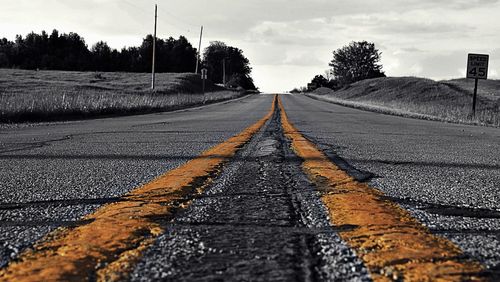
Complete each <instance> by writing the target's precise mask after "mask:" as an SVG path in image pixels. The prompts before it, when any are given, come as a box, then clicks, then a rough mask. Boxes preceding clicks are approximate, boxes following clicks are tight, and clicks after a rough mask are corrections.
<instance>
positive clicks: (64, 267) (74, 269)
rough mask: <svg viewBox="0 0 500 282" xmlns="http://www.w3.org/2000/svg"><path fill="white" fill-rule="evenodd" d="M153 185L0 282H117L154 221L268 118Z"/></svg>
mask: <svg viewBox="0 0 500 282" xmlns="http://www.w3.org/2000/svg"><path fill="white" fill-rule="evenodd" d="M276 100H277V97H275V99H274V101H273V105H272V108H271V111H270V112H269V113H268V114H267V115H266V116H265V117H264V118H262V119H261V120H259V121H258V122H257V123H255V124H254V125H252V126H250V127H248V128H247V129H245V130H244V131H243V132H241V133H240V134H238V135H236V136H234V137H232V138H230V139H229V140H227V141H226V142H223V143H221V144H219V145H217V146H215V147H213V148H211V149H209V150H207V151H205V152H204V153H202V154H201V155H200V156H199V157H197V158H195V159H193V160H191V161H189V162H187V163H186V164H184V165H182V166H180V167H179V168H177V169H174V170H171V171H169V172H167V173H166V174H164V175H162V176H160V177H159V178H157V179H156V180H153V181H152V182H150V183H148V184H145V185H144V186H142V187H139V188H137V189H135V190H133V191H131V192H130V193H128V194H126V195H125V196H123V197H122V198H121V200H120V201H118V202H116V203H112V204H107V205H105V206H103V207H101V208H99V209H98V210H97V211H96V212H94V213H93V214H91V215H88V216H86V217H85V218H84V220H85V222H87V221H88V222H89V223H88V224H84V225H81V226H78V227H75V228H59V229H57V230H56V231H54V232H52V233H50V234H48V235H47V236H46V237H45V238H44V239H43V240H41V241H40V242H38V243H36V244H35V245H34V247H33V248H31V249H28V250H26V251H24V252H23V253H22V254H21V255H20V256H19V258H18V259H16V260H15V261H13V262H11V263H10V264H9V265H8V266H7V267H6V268H5V269H2V270H0V281H61V280H77V281H82V280H94V279H97V280H99V281H118V280H123V279H126V277H127V274H128V273H130V271H131V270H132V269H133V266H134V265H135V263H136V262H137V261H138V259H139V258H140V257H141V255H142V253H143V251H144V250H145V249H146V248H147V247H148V246H149V245H151V244H152V243H153V242H154V238H155V237H157V236H158V235H159V234H161V233H163V231H164V230H163V229H162V226H160V224H159V223H158V222H157V220H156V219H158V218H161V219H163V220H165V219H169V218H171V217H172V215H173V214H174V213H175V212H176V211H177V210H178V209H182V208H185V207H187V206H188V205H189V203H190V199H191V198H192V197H193V196H194V195H195V194H196V193H201V192H202V191H203V189H204V188H205V187H206V186H207V185H209V184H210V183H211V181H212V177H213V176H215V175H216V174H217V173H218V172H219V170H220V168H221V166H222V165H223V163H224V162H226V161H228V160H229V159H230V158H231V157H232V156H234V154H235V153H236V151H237V150H238V149H239V148H241V147H242V146H243V145H244V144H245V143H247V142H248V141H249V140H250V138H251V137H252V136H253V135H254V134H255V133H256V132H258V131H259V129H260V128H261V127H262V126H263V125H264V124H265V122H266V121H267V120H268V119H269V118H270V117H271V116H272V114H273V112H274V108H275V104H276Z"/></svg>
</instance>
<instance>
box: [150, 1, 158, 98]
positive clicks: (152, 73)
mask: <svg viewBox="0 0 500 282" xmlns="http://www.w3.org/2000/svg"><path fill="white" fill-rule="evenodd" d="M157 20H158V5H156V4H155V32H154V35H153V66H152V70H151V89H153V90H154V89H155V61H156V23H157Z"/></svg>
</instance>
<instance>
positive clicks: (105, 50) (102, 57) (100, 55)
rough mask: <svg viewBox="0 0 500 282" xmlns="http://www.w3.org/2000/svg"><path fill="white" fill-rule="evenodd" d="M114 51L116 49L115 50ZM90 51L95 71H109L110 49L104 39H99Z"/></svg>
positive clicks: (110, 65)
mask: <svg viewBox="0 0 500 282" xmlns="http://www.w3.org/2000/svg"><path fill="white" fill-rule="evenodd" d="M115 51H116V50H115ZM90 52H91V53H92V63H93V69H94V70H96V71H111V70H112V69H113V68H112V67H113V62H112V60H113V58H112V56H111V54H112V52H113V51H112V50H111V48H110V47H109V46H108V44H107V43H106V42H104V41H99V42H97V43H96V44H94V46H92V49H91V51H90Z"/></svg>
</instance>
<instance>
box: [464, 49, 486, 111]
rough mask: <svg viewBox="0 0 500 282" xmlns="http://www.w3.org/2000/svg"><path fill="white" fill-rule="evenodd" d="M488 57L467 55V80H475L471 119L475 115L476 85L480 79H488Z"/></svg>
mask: <svg viewBox="0 0 500 282" xmlns="http://www.w3.org/2000/svg"><path fill="white" fill-rule="evenodd" d="M488 61H489V55H486V54H469V56H468V59H467V78H473V79H475V82H474V96H473V98H472V117H474V116H475V115H476V100H477V84H478V81H479V80H480V79H488Z"/></svg>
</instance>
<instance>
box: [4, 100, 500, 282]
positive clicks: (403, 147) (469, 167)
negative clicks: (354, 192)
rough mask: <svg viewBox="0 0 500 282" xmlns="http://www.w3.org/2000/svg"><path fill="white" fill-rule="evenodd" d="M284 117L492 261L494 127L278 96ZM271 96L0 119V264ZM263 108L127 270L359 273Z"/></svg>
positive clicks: (499, 239)
mask: <svg viewBox="0 0 500 282" xmlns="http://www.w3.org/2000/svg"><path fill="white" fill-rule="evenodd" d="M281 99H282V101H283V105H284V107H285V110H286V112H287V114H288V117H289V119H290V121H291V122H293V123H294V125H295V126H296V127H297V128H298V129H299V130H300V131H301V132H302V133H303V134H304V135H305V136H306V137H307V138H309V139H310V140H311V141H313V142H314V143H315V144H316V145H317V146H318V147H319V148H320V149H322V150H323V151H324V152H325V153H327V154H328V156H329V157H330V158H331V159H332V160H333V161H335V162H336V163H337V164H339V166H341V167H342V168H344V169H346V170H347V171H348V172H349V173H351V174H352V175H353V176H356V177H357V178H359V179H360V180H361V181H368V183H369V184H370V185H371V186H373V187H376V188H378V189H380V190H381V191H383V192H384V193H385V194H386V195H387V199H390V200H391V201H394V202H397V203H399V204H400V205H401V206H402V207H404V208H405V209H407V210H409V211H410V212H411V213H412V214H413V215H414V217H416V218H417V219H419V220H420V221H421V222H422V223H424V224H425V225H426V226H428V227H429V228H430V229H431V230H432V231H433V232H434V233H436V234H441V235H443V236H445V237H447V238H449V239H450V240H452V241H453V242H455V243H456V244H457V245H458V246H460V247H461V248H462V249H463V250H464V252H465V253H466V255H468V256H470V257H472V258H474V259H476V260H479V261H481V262H482V263H484V264H485V265H487V266H488V267H490V269H491V270H492V271H494V272H495V271H496V272H498V271H499V267H500V255H499V253H500V252H499V250H500V192H499V191H500V189H499V188H500V187H499V185H500V184H499V183H500V153H499V152H500V142H499V140H500V139H499V137H500V130H498V129H495V128H486V127H476V126H466V125H457V124H449V123H440V122H430V121H423V120H414V119H406V118H401V117H394V116H388V115H382V114H376V113H371V112H364V111H360V110H355V109H350V108H345V107H340V106H336V105H333V104H330V103H326V102H320V101H316V100H313V99H311V98H308V97H304V96H292V95H281ZM272 100H273V96H272V95H256V96H251V97H247V98H244V99H239V100H236V101H231V102H225V103H222V104H216V105H210V106H206V107H201V108H197V109H190V110H184V111H178V112H171V113H160V114H151V115H143V116H129V117H119V118H107V119H96V120H86V121H75V122H63V123H48V124H40V125H31V126H27V125H23V126H19V127H18V128H8V127H5V126H4V127H0V168H1V169H0V193H1V195H2V197H1V199H0V267H3V266H4V265H5V264H6V263H7V262H8V261H9V260H10V259H11V258H13V257H15V256H16V254H17V253H19V251H21V250H22V249H24V248H26V247H27V246H30V245H31V244H32V243H33V242H34V241H36V240H37V239H39V238H41V237H42V236H43V235H44V234H46V233H47V232H49V231H50V230H53V229H55V228H57V227H59V226H68V225H69V226H72V225H78V224H81V222H79V219H80V218H81V217H82V216H83V215H86V214H88V213H91V212H92V211H94V210H95V209H96V208H98V207H99V206H101V205H103V204H105V203H109V202H113V201H114V200H116V198H117V197H119V196H121V195H123V194H124V193H126V192H128V191H130V190H131V189H133V188H135V187H137V186H139V185H141V184H143V183H146V182H148V181H151V180H152V179H154V178H155V177H157V176H159V175H161V174H163V173H165V172H166V171H168V170H171V169H173V168H175V167H177V166H179V165H180V164H183V163H185V162H186V161H188V160H190V159H193V158H195V157H196V156H198V155H199V154H200V153H201V152H202V151H204V150H206V149H208V148H210V147H212V146H214V145H216V144H219V143H221V142H223V141H225V140H227V139H228V138H230V137H231V136H233V135H235V134H237V133H239V132H241V131H242V130H243V129H245V128H246V127H248V126H250V125H252V124H254V123H255V122H256V121H257V120H259V119H261V118H262V117H263V116H265V115H266V113H267V112H268V111H269V109H270V107H271V103H272ZM288 145H289V144H288V142H287V141H286V140H285V139H284V137H283V134H282V132H281V129H280V127H279V124H278V123H277V117H276V116H275V117H274V119H272V120H271V121H269V122H268V123H267V124H266V125H265V127H264V128H263V129H262V130H261V132H260V133H258V134H257V135H256V136H254V137H253V138H252V140H251V142H250V143H249V144H247V145H246V146H245V147H244V148H243V149H242V150H241V151H240V152H238V154H237V155H236V156H235V157H234V159H233V160H232V161H231V162H230V163H228V164H227V165H226V166H225V167H224V169H223V170H222V173H221V175H220V176H219V177H217V178H216V180H215V182H214V184H213V185H212V186H211V187H209V188H208V189H207V190H206V191H205V193H204V194H203V195H201V196H200V197H198V198H196V199H194V201H193V202H192V204H191V206H190V207H189V208H187V209H186V210H184V211H182V212H181V213H180V214H178V215H177V216H176V217H175V219H174V220H173V221H172V222H169V221H167V222H164V224H165V226H166V227H167V228H166V230H167V232H166V233H165V234H163V235H161V236H160V237H158V239H157V240H156V243H155V244H154V245H153V246H151V248H150V249H149V250H148V251H147V252H146V256H145V257H144V258H143V259H142V260H141V262H140V263H139V264H138V265H137V267H136V269H135V271H134V272H133V273H132V276H131V278H132V280H137V281H141V280H150V279H166V280H217V279H230V280H283V281H289V280H300V281H314V280H355V281H358V280H367V279H368V276H367V274H366V269H365V267H364V266H363V264H362V263H361V262H360V261H359V260H358V259H357V258H356V256H355V254H354V253H353V252H352V251H351V250H350V249H349V248H348V247H347V246H346V245H345V243H343V242H342V240H341V239H340V238H339V236H338V235H337V232H336V231H337V230H335V228H333V227H332V226H331V225H330V223H329V222H328V217H327V216H326V211H325V208H324V207H323V205H322V203H321V202H320V200H319V197H318V195H317V194H316V192H315V190H314V187H313V186H312V185H311V184H310V183H309V182H308V180H307V178H306V177H305V175H304V174H303V172H302V171H301V169H300V160H298V159H297V158H296V156H295V155H294V154H293V152H292V151H291V150H290V149H289V147H288Z"/></svg>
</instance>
